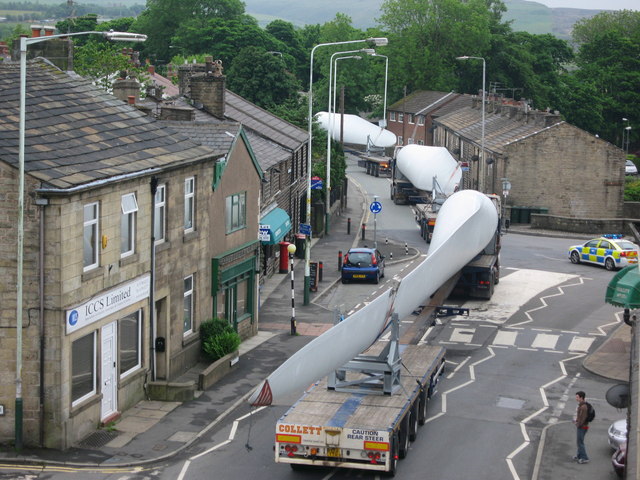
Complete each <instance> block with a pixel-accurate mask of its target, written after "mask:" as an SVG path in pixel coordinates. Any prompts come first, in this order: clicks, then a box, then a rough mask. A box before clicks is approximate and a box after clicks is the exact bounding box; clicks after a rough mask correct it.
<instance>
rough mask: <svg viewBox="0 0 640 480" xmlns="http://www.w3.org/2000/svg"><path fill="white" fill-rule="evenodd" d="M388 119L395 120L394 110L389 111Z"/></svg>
mask: <svg viewBox="0 0 640 480" xmlns="http://www.w3.org/2000/svg"><path fill="white" fill-rule="evenodd" d="M389 121H390V122H395V121H396V112H389Z"/></svg>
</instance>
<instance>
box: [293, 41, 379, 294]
mask: <svg viewBox="0 0 640 480" xmlns="http://www.w3.org/2000/svg"><path fill="white" fill-rule="evenodd" d="M363 42H372V43H373V44H374V45H376V46H383V45H386V44H387V43H388V40H387V39H386V38H384V37H372V38H365V39H362V40H346V41H343V42H330V43H319V44H318V45H316V46H314V47H313V48H312V49H311V58H310V60H309V95H308V97H309V98H308V103H309V109H308V117H307V121H308V134H309V146H308V147H307V208H306V216H307V222H309V223H311V158H312V155H311V150H312V149H311V145H312V141H313V135H312V125H313V55H314V53H315V51H316V49H318V48H320V47H327V46H331V45H347V44H352V43H363ZM310 283H311V237H310V235H307V237H306V238H305V249H304V293H303V299H304V302H303V304H304V305H309V285H310Z"/></svg>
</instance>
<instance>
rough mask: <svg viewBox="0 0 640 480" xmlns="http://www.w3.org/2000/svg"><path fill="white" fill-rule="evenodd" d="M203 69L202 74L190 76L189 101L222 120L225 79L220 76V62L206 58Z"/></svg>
mask: <svg viewBox="0 0 640 480" xmlns="http://www.w3.org/2000/svg"><path fill="white" fill-rule="evenodd" d="M204 67H205V72H204V73H197V74H194V75H192V76H191V79H190V81H189V83H190V89H191V99H192V100H193V101H194V103H195V104H202V106H203V107H204V109H205V110H206V111H207V112H209V113H210V114H212V115H214V116H215V117H218V118H221V119H222V118H224V108H225V90H226V87H225V83H226V77H225V76H224V75H223V74H222V61H221V60H215V61H214V60H213V57H207V58H206V60H205V65H204Z"/></svg>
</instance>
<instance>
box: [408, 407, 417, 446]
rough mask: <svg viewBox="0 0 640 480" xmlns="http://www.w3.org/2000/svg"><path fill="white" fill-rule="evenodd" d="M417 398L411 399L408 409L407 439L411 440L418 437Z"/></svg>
mask: <svg viewBox="0 0 640 480" xmlns="http://www.w3.org/2000/svg"><path fill="white" fill-rule="evenodd" d="M419 403H420V402H419V399H417V398H416V399H415V400H414V401H413V405H411V410H410V411H409V440H411V441H412V442H415V441H416V438H418V408H419V407H420V405H419Z"/></svg>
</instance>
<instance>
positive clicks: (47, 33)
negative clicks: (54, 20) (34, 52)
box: [44, 27, 56, 37]
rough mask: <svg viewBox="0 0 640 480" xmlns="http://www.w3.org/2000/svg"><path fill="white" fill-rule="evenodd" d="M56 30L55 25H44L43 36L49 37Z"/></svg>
mask: <svg viewBox="0 0 640 480" xmlns="http://www.w3.org/2000/svg"><path fill="white" fill-rule="evenodd" d="M55 31H56V27H44V36H45V37H50V36H51V35H53V33H54V32H55Z"/></svg>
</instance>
